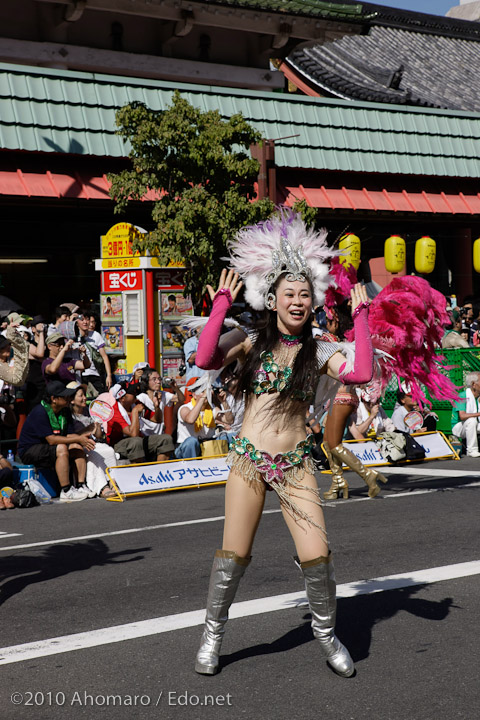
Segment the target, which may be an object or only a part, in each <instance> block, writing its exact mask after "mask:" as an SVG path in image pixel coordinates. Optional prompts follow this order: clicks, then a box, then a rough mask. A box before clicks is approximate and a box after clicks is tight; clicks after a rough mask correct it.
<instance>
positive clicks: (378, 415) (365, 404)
mask: <svg viewBox="0 0 480 720" xmlns="http://www.w3.org/2000/svg"><path fill="white" fill-rule="evenodd" d="M357 395H358V397H359V403H358V407H357V410H356V411H354V412H353V413H352V416H351V417H352V420H351V423H350V425H349V428H348V429H349V431H350V433H351V435H352V437H354V438H355V439H362V438H367V437H371V436H376V435H380V434H381V433H382V432H392V431H393V430H395V425H394V423H393V421H392V420H390V418H389V417H388V416H387V414H386V412H385V410H384V409H383V408H382V406H381V405H380V403H379V400H380V397H379V394H378V392H377V391H376V389H375V388H374V387H368V386H367V387H366V388H361V389H360V388H359V389H358V390H357Z"/></svg>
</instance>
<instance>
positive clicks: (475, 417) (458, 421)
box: [452, 372, 480, 457]
mask: <svg viewBox="0 0 480 720" xmlns="http://www.w3.org/2000/svg"><path fill="white" fill-rule="evenodd" d="M465 385H466V387H465V390H462V392H460V393H459V395H460V400H459V401H458V402H457V403H456V404H455V405H454V407H453V411H452V434H453V435H455V436H456V437H458V438H462V439H464V438H465V440H466V443H467V455H468V456H469V457H480V452H479V451H478V432H480V420H479V419H480V407H479V402H478V397H479V396H480V373H475V372H471V373H467V375H466V377H465Z"/></svg>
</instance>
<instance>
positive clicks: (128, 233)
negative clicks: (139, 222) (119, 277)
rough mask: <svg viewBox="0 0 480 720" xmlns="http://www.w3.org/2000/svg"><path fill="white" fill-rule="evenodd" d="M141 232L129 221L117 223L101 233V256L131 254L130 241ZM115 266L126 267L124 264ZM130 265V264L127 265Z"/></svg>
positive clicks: (120, 256) (116, 256)
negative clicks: (104, 232) (105, 232)
mask: <svg viewBox="0 0 480 720" xmlns="http://www.w3.org/2000/svg"><path fill="white" fill-rule="evenodd" d="M143 234H144V233H142V232H141V231H140V230H139V229H138V228H137V227H135V225H132V224H131V223H126V222H123V223H117V224H116V225H114V226H113V227H111V228H110V230H109V231H108V232H107V234H106V235H102V255H101V256H102V258H125V257H129V256H132V241H133V240H134V239H136V238H138V237H141V236H142V235H143ZM115 267H127V266H126V265H121V266H117V265H116V266H115ZM128 267H132V266H128Z"/></svg>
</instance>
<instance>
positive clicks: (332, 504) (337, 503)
mask: <svg viewBox="0 0 480 720" xmlns="http://www.w3.org/2000/svg"><path fill="white" fill-rule="evenodd" d="M390 470H395V471H396V472H398V471H400V470H401V468H390ZM428 472H429V473H432V474H434V476H435V477H436V476H437V473H438V472H440V477H445V473H444V472H441V471H437V470H430V471H428ZM455 472H457V471H455ZM409 473H410V474H412V471H409ZM417 474H421V475H424V476H427V472H426V471H423V470H422V471H421V472H420V471H417ZM470 474H472V475H475V476H476V475H480V473H468V474H467V475H466V477H468V476H469V475H470ZM460 476H465V473H460ZM460 476H459V477H460ZM479 486H480V481H479V482H473V483H466V484H465V485H455V486H454V487H442V488H422V489H419V490H414V489H412V488H407V489H406V490H404V491H401V492H396V493H394V494H391V495H383V496H380V497H379V498H373V501H374V502H375V501H376V500H379V499H382V500H390V499H392V498H394V499H401V498H403V499H405V498H411V497H414V496H415V495H427V494H429V493H436V492H447V491H449V490H451V491H453V490H463V489H470V488H473V487H479ZM357 502H372V498H369V497H367V496H365V497H355V498H349V499H348V500H330V501H329V502H328V503H326V507H329V508H336V507H348V506H350V505H352V504H353V503H357ZM280 512H281V510H280V509H273V510H264V511H263V514H264V515H273V514H275V513H280ZM224 519H225V516H224V515H218V516H217V517H210V518H198V519H196V520H182V521H179V522H172V523H163V524H162V525H146V526H145V527H138V528H128V529H125V530H113V531H111V532H104V533H95V534H94V535H77V536H75V537H66V538H59V539H58V540H43V541H42V542H35V543H24V544H22V545H6V546H5V547H0V552H3V551H5V550H25V549H27V548H35V547H45V546H46V545H60V544H61V543H69V542H78V541H83V540H95V539H97V538H104V537H113V536H115V535H130V534H132V533H139V532H147V531H150V530H163V529H164V528H174V527H183V526H184V525H199V524H202V523H209V522H221V521H223V520H224ZM16 534H19V533H16ZM20 534H22V533H20ZM14 536H15V534H12V535H5V536H4V537H14ZM1 538H2V536H1V535H0V540H1Z"/></svg>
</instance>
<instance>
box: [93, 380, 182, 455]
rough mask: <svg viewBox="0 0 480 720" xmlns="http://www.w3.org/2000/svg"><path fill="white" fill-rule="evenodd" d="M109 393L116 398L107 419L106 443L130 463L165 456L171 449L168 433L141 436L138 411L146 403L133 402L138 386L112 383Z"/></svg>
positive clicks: (171, 443)
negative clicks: (110, 417) (112, 412)
mask: <svg viewBox="0 0 480 720" xmlns="http://www.w3.org/2000/svg"><path fill="white" fill-rule="evenodd" d="M110 393H111V394H112V395H113V397H114V398H115V400H116V401H117V402H116V405H115V407H114V414H113V417H112V419H111V420H109V421H108V423H107V442H108V444H109V445H111V446H112V447H113V449H114V450H115V452H116V453H118V454H119V455H120V457H122V458H127V459H128V460H130V462H131V463H142V462H145V460H157V461H158V462H160V461H162V460H168V459H169V457H170V453H171V452H173V449H174V447H173V440H172V438H171V437H170V435H163V434H162V435H149V436H148V437H142V436H141V433H140V415H141V413H142V412H143V411H144V409H145V406H144V405H143V404H142V403H138V404H137V405H134V403H135V399H136V395H137V393H138V387H135V386H133V385H129V386H128V387H125V386H124V385H114V386H113V387H112V388H111V390H110Z"/></svg>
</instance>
